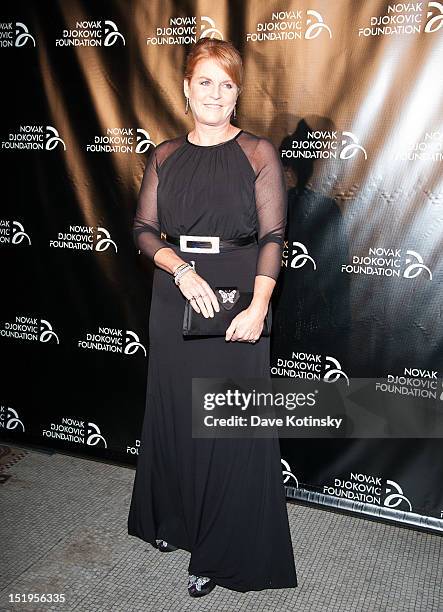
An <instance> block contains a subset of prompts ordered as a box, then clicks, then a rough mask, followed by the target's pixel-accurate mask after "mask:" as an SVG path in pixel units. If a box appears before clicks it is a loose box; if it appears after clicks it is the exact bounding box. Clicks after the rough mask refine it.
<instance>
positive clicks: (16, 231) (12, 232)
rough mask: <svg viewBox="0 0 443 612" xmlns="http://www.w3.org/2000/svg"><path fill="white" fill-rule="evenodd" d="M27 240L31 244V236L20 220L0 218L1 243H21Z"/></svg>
mask: <svg viewBox="0 0 443 612" xmlns="http://www.w3.org/2000/svg"><path fill="white" fill-rule="evenodd" d="M26 240H27V242H28V245H30V244H31V238H30V237H29V235H28V234H27V233H26V232H25V228H24V227H23V225H22V224H21V223H20V221H16V220H12V221H10V220H9V219H0V244H21V243H22V242H24V241H26Z"/></svg>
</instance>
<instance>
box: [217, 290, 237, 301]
mask: <svg viewBox="0 0 443 612" xmlns="http://www.w3.org/2000/svg"><path fill="white" fill-rule="evenodd" d="M236 291H237V289H233V290H232V291H223V289H220V295H221V297H222V300H223V304H224V303H225V302H231V304H234V298H235V294H236Z"/></svg>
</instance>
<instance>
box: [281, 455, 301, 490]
mask: <svg viewBox="0 0 443 612" xmlns="http://www.w3.org/2000/svg"><path fill="white" fill-rule="evenodd" d="M281 462H282V463H283V467H284V469H283V470H282V475H283V476H284V478H283V483H284V484H286V483H287V482H288V481H289V480H290V479H291V478H292V479H293V480H294V482H295V484H294V486H295V488H296V489H298V480H297V478H296V477H295V476H294V474H293V473H292V472H291V467H290V465H289V463H288V462H287V461H285V460H284V459H281Z"/></svg>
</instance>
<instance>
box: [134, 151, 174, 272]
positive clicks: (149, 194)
mask: <svg viewBox="0 0 443 612" xmlns="http://www.w3.org/2000/svg"><path fill="white" fill-rule="evenodd" d="M157 170H158V161H157V149H156V148H155V147H153V148H152V149H151V151H150V154H149V156H148V160H147V162H146V167H145V172H144V175H143V180H142V184H141V187H140V192H139V195H138V201H137V210H136V213H135V218H134V223H133V238H134V243H135V245H136V246H137V247H138V248H139V249H140V251H141V252H142V253H144V254H145V255H147V256H148V257H149V258H150V259H152V260H154V255H155V253H156V252H157V251H158V250H159V249H161V248H165V247H166V245H165V242H164V240H162V239H161V238H160V223H159V220H158V215H157V185H158V174H157Z"/></svg>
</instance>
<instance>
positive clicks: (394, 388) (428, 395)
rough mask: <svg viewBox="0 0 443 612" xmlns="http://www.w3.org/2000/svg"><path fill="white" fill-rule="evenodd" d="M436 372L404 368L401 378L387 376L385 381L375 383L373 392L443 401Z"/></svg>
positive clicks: (392, 375) (442, 391)
mask: <svg viewBox="0 0 443 612" xmlns="http://www.w3.org/2000/svg"><path fill="white" fill-rule="evenodd" d="M440 382H441V381H440V380H439V378H438V372H437V370H426V369H423V368H404V370H403V375H402V376H395V375H394V374H388V375H387V377H386V381H383V382H380V381H379V382H376V383H375V390H376V391H377V392H380V393H389V394H393V395H402V396H404V397H420V398H425V399H440V400H443V390H442V389H441V385H440Z"/></svg>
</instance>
